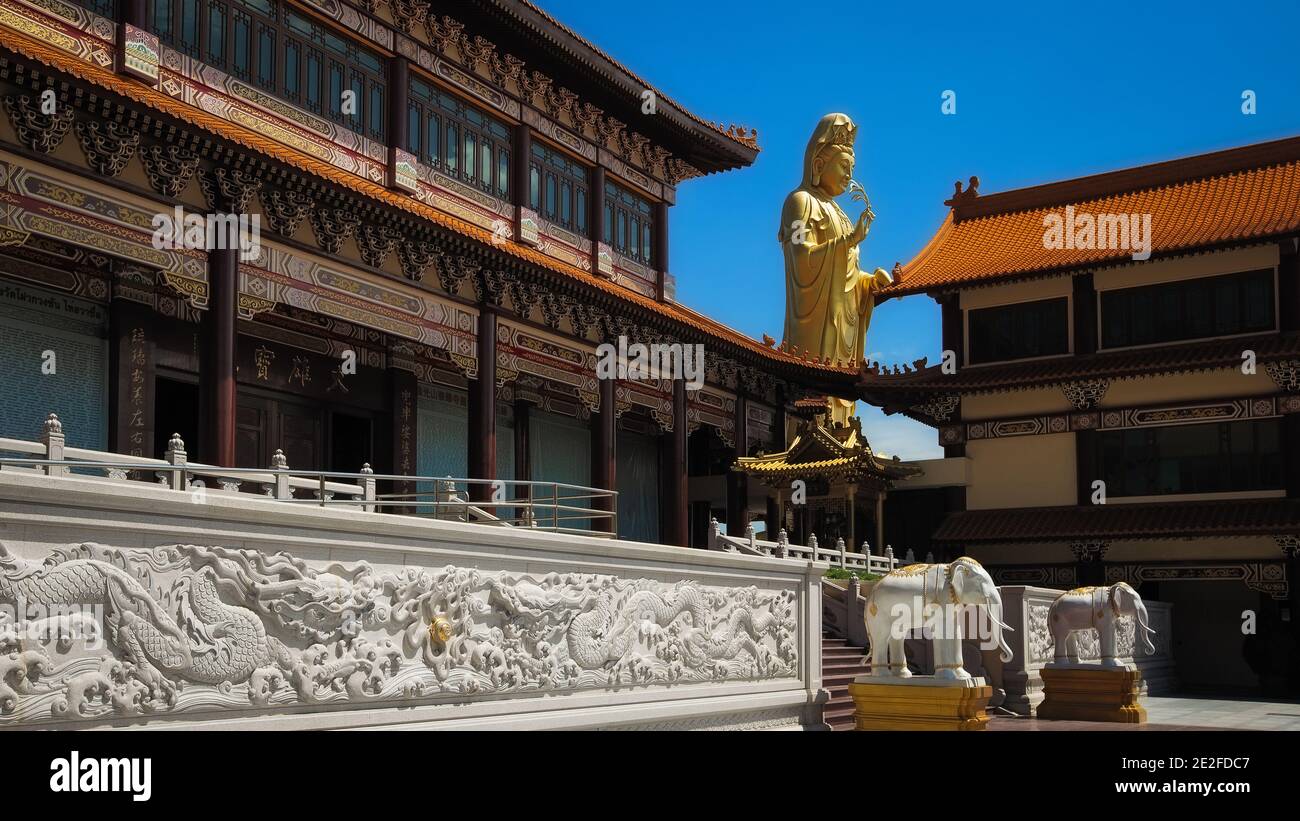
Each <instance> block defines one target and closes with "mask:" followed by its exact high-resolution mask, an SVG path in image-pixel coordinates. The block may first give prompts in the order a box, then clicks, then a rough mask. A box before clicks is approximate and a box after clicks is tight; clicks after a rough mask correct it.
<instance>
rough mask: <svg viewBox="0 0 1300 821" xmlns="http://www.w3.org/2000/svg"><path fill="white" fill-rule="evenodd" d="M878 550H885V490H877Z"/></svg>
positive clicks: (876, 545) (882, 551)
mask: <svg viewBox="0 0 1300 821" xmlns="http://www.w3.org/2000/svg"><path fill="white" fill-rule="evenodd" d="M875 548H876V550H878V551H880V553H881V554H883V553H884V552H885V491H883V490H877V491H876V544H875Z"/></svg>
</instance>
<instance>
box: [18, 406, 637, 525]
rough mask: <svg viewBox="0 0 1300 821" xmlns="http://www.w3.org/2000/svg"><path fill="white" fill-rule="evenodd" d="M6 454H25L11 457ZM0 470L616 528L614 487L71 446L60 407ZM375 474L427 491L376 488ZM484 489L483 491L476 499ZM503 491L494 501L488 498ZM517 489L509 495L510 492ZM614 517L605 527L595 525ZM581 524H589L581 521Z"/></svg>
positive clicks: (177, 450) (174, 445) (370, 508)
mask: <svg viewBox="0 0 1300 821" xmlns="http://www.w3.org/2000/svg"><path fill="white" fill-rule="evenodd" d="M5 453H13V454H19V456H17V457H6V456H4V454H5ZM0 470H2V471H16V472H18V473H26V474H28V475H45V476H68V475H72V474H74V473H75V474H78V475H84V476H90V477H95V478H100V479H104V480H108V481H117V482H127V481H134V482H138V481H151V480H152V481H156V482H157V483H158V484H160V485H162V486H164V487H169V488H171V489H173V490H184V491H188V492H190V493H193V494H195V495H196V496H202V495H206V494H207V493H209V492H211V493H225V494H229V493H240V492H241V491H250V490H257V491H260V492H261V493H262V495H264V496H266V497H267V498H270V499H275V500H277V501H282V502H294V503H300V504H302V503H306V504H314V505H318V506H320V507H326V506H339V505H342V506H348V507H351V508H353V509H359V510H361V511H362V512H364V513H375V512H383V513H407V514H414V515H432V516H433V517H434V518H439V519H448V520H451V521H460V522H471V523H474V524H486V525H493V526H497V527H527V528H532V529H541V530H549V531H552V532H558V533H578V534H584V535H590V536H600V537H603V538H610V537H611V536H612V534H613V533H615V532H617V530H618V512H617V507H618V493H617V491H609V490H601V489H598V488H589V487H583V486H579V485H569V484H564V483H562V482H531V481H518V480H508V479H502V480H480V479H453V478H451V477H434V476H403V475H387V474H377V473H375V472H374V470H372V469H371V467H370V465H369V464H365V465H362V466H361V469H360V470H359V471H358V472H356V473H343V472H339V471H317V470H296V469H293V468H290V467H289V461H288V459H287V458H286V456H285V454H284V451H282V450H277V451H276V452H275V454H274V455H273V456H272V457H271V466H270V467H269V468H228V467H217V466H214V465H206V464H202V463H199V462H190V461H188V459H187V455H186V452H185V442H184V441H183V440H182V439H181V437H180V435H179V434H173V435H172V437H171V439H170V441H169V442H168V444H167V450H166V453H165V454H164V458H163V459H150V458H145V457H139V456H128V455H124V454H120V453H110V452H107V451H98V450H89V449H86V448H75V447H68V446H67V443H66V434H65V432H64V430H63V424H62V423H61V422H60V421H59V418H58V416H56V415H55V414H50V415H49V417H48V418H47V419H46V421H45V424H44V428H43V430H42V433H41V438H40V440H39V441H35V442H29V441H26V440H22V439H7V438H0ZM378 482H390V483H393V484H395V485H402V486H405V487H407V488H418V487H419V486H425V487H428V488H431V489H428V490H420V489H416V490H407V491H405V492H394V493H379V492H377V487H378V485H377V483H378ZM476 490H479V491H482V492H481V494H479V495H482V496H483V497H484V499H483V500H478V499H471V498H470V497H472V496H474V495H475V491H476ZM494 494H497V500H494V501H487V498H488V497H491V496H493V495H494ZM512 497H513V498H512ZM607 519H608V520H610V522H609V526H608V529H607V530H605V529H597V528H594V527H591V526H590V525H591V524H592V523H595V522H597V521H603V520H607ZM584 525H585V526H584Z"/></svg>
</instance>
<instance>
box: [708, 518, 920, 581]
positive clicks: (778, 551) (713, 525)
mask: <svg viewBox="0 0 1300 821" xmlns="http://www.w3.org/2000/svg"><path fill="white" fill-rule="evenodd" d="M708 548H709V550H718V551H724V552H727V553H744V554H746V555H748V556H774V557H776V558H779V559H786V558H789V559H804V560H807V561H820V562H826V563H827V564H829V565H830V566H831V567H839V568H842V569H844V570H861V571H864V572H867V573H874V574H877V575H880V576H883V575H884V574H886V573H888V572H889V571H891V570H893V569H894V568H896V567H898V566H899V562H898V560H897V559H896V558H894V548H893V547H886V548H885V555H883V556H875V555H873V554H872V553H871V545H870V544H868V543H866V542H863V543H862V549H861V551H855V550H850V549H849V548H848V546H847V545H845V543H844V539H842V538H841V539H836V540H835V546H834V547H833V548H828V547H821V546H820V545H819V544H818V543H817V536H816V534H814V535H813V536H812V537H810V538H809V540H808V544H807V546H800V545H795V544H790V538H789V536H788V535H786V532H785V530H782V531H780V533H778V534H777V540H776V541H775V542H768V541H763V540H762V539H759V538H757V537H756V535H755V532H754V526H753V525H750V526H748V527H747V528H745V535H744V537H739V536H729V535H727V534H725V533H723V532H722V528H721V525H720V524H719V523H718V520H717V519H711V520H710V521H709V541H708Z"/></svg>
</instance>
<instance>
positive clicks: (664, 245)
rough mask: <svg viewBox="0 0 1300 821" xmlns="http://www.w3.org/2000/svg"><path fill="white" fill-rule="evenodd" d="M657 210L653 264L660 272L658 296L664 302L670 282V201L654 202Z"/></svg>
mask: <svg viewBox="0 0 1300 821" xmlns="http://www.w3.org/2000/svg"><path fill="white" fill-rule="evenodd" d="M654 210H655V231H654V237H655V247H654V259H653V260H652V262H653V263H654V265H653V266H652V267H653V268H654V269H655V270H656V271H658V272H659V287H658V289H657V291H658V292H657V296H658V297H659V301H660V302H663V301H664V298H665V296H666V295H665V293H664V288H665V286H666V285H667V284H668V282H667V280H668V203H666V202H664V201H663V200H660V201H659V202H656V203H655V204H654Z"/></svg>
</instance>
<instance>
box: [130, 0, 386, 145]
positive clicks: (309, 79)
mask: <svg viewBox="0 0 1300 821" xmlns="http://www.w3.org/2000/svg"><path fill="white" fill-rule="evenodd" d="M147 3H148V10H147V19H148V20H149V21H150V25H151V26H152V28H153V32H154V33H155V34H157V35H158V37H159V39H160V40H161V41H162V42H164V43H166V44H168V45H170V46H172V47H173V48H176V49H178V50H179V51H182V52H185V53H186V54H189V55H191V56H193V57H198V58H200V59H202V60H203V61H204V62H206V63H208V64H210V65H212V66H214V67H216V68H219V69H221V70H222V71H226V72H228V73H230V74H232V75H234V76H235V77H239V78H241V79H243V80H247V81H249V82H251V83H253V84H255V85H257V86H258V87H259V88H262V89H263V90H265V91H267V92H269V93H271V94H274V95H278V96H281V97H283V98H285V99H287V100H289V101H291V102H294V103H297V104H300V105H304V106H305V107H306V108H308V109H310V110H312V111H314V112H317V113H322V114H325V115H326V116H328V117H329V118H330V119H332V120H334V121H335V122H337V123H339V124H340V125H343V126H345V127H347V128H350V129H352V130H354V131H357V132H358V133H364V134H366V135H368V136H370V137H373V138H375V139H379V140H382V139H383V138H384V133H383V132H384V126H385V115H384V94H383V89H384V85H385V83H386V82H387V77H386V72H385V69H384V61H383V58H381V57H380V56H379V55H378V54H376V53H375V52H373V51H371V50H369V49H368V48H366V47H365V46H363V45H361V44H360V43H356V42H353V41H352V40H350V39H349V38H348V37H346V36H345V35H343V34H341V33H339V32H335V31H334V30H332V29H330V28H328V27H327V26H326V25H324V24H323V23H319V22H317V21H315V20H313V19H311V18H309V17H307V16H305V15H303V14H300V13H298V12H295V11H293V10H292V9H291V7H289V6H288V5H287V4H285V3H282V2H280V0H147ZM281 50H282V51H283V53H284V58H283V59H281V58H280V51H281ZM304 52H305V54H304ZM327 54H328V55H330V56H331V57H332V58H333V59H331V60H330V62H329V64H328V65H326V64H325V60H326V55H327ZM344 89H347V90H350V91H353V92H354V93H355V94H356V109H355V111H353V112H352V113H344V112H343V104H342V93H343V91H344ZM327 98H328V104H327V103H326V99H327Z"/></svg>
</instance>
